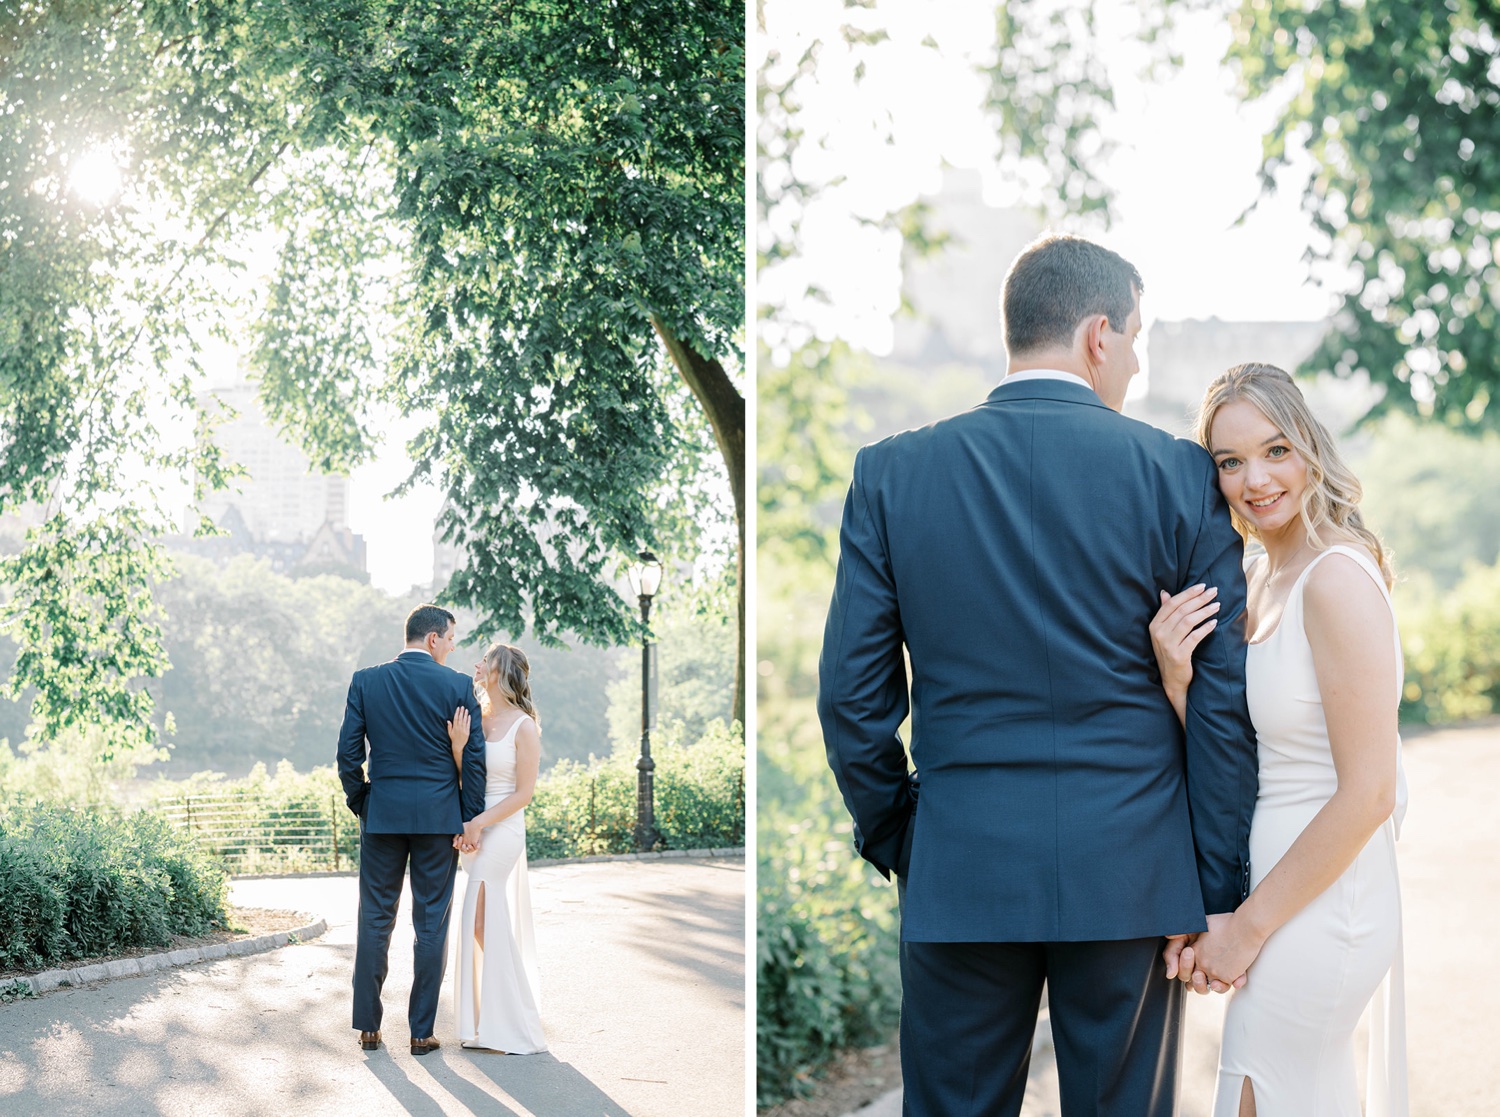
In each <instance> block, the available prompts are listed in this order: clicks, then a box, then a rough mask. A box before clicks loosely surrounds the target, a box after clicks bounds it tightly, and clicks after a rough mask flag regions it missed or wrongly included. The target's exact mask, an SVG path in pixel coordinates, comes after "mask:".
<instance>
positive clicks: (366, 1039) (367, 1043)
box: [359, 1032, 380, 1051]
mask: <svg viewBox="0 0 1500 1117" xmlns="http://www.w3.org/2000/svg"><path fill="white" fill-rule="evenodd" d="M359 1045H360V1046H361V1047H363V1048H364V1049H365V1050H366V1051H374V1050H375V1049H376V1048H378V1047H379V1046H380V1033H379V1032H360V1033H359Z"/></svg>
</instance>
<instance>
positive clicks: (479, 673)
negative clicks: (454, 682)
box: [474, 659, 493, 687]
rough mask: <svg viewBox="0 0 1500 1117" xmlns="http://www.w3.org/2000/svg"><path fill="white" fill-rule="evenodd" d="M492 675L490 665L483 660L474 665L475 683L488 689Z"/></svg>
mask: <svg viewBox="0 0 1500 1117" xmlns="http://www.w3.org/2000/svg"><path fill="white" fill-rule="evenodd" d="M492 674H493V672H492V671H491V670H490V665H489V664H488V663H486V662H485V661H484V660H482V659H481V660H480V661H479V662H478V663H476V664H474V681H475V682H476V683H478V684H479V685H480V686H482V687H487V686H488V685H489V681H490V675H492Z"/></svg>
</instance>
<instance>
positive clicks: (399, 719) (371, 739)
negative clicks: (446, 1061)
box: [339, 605, 485, 1055]
mask: <svg viewBox="0 0 1500 1117" xmlns="http://www.w3.org/2000/svg"><path fill="white" fill-rule="evenodd" d="M456 642H457V633H456V627H455V622H454V619H453V614H452V613H450V612H448V610H446V609H440V608H438V607H437V606H436V605H419V606H417V608H415V609H413V610H412V612H411V615H410V616H408V617H407V618H406V648H405V650H404V651H402V652H401V654H400V655H398V656H397V657H396V658H395V659H393V660H392V661H391V662H389V663H382V664H379V665H378V666H375V667H366V668H365V669H364V670H362V671H356V672H355V673H354V679H353V681H352V682H350V684H349V700H348V704H347V705H346V706H345V708H344V726H343V728H342V729H341V730H340V731H339V779H340V780H341V781H342V783H343V785H344V794H345V799H346V801H347V802H348V804H349V809H350V810H351V811H353V812H354V813H355V814H357V815H358V816H359V937H358V941H357V944H356V946H355V951H354V1027H356V1028H358V1029H359V1032H360V1035H359V1041H360V1046H361V1047H363V1048H364V1049H365V1050H366V1051H373V1050H375V1049H376V1048H378V1047H379V1046H380V1018H381V1014H382V1011H383V1009H382V1006H381V1003H380V989H381V986H382V985H384V984H385V975H386V972H387V969H388V966H387V960H386V959H387V954H388V951H389V948H390V942H391V928H392V926H394V924H395V922H396V907H397V904H398V903H399V901H400V899H401V881H402V878H403V877H404V876H405V875H406V873H407V867H408V864H409V865H410V872H411V902H412V928H413V929H414V930H415V932H416V944H415V946H414V947H413V950H412V983H411V998H410V1000H409V1002H408V1005H407V1022H408V1023H409V1024H410V1026H411V1050H412V1054H414V1055H425V1054H427V1052H429V1051H432V1050H435V1049H436V1048H438V1047H439V1046H441V1045H440V1044H439V1043H438V1040H437V1038H436V1037H435V1036H434V1034H433V1032H434V1030H435V1029H434V1027H433V1025H434V1023H435V1022H436V1020H437V1002H438V992H439V990H440V989H441V987H442V983H443V966H444V961H445V958H446V953H447V945H448V915H449V912H450V909H451V907H452V902H453V878H454V874H455V872H456V871H457V869H458V851H457V849H456V847H455V839H456V838H458V837H459V836H460V835H461V833H462V831H463V827H464V823H465V822H468V821H469V819H471V818H473V817H474V816H475V815H477V814H479V813H480V812H481V811H483V810H484V782H485V766H484V730H483V728H482V726H481V725H480V717H479V703H478V702H477V701H476V700H475V698H474V685H473V681H472V680H471V679H470V678H469V677H468V676H466V675H461V674H459V673H458V672H457V671H452V670H450V669H449V668H447V667H445V666H444V662H445V661H446V660H447V658H448V654H449V653H450V652H452V651H453V646H454V644H455V643H456ZM460 707H462V708H464V709H467V710H468V712H469V725H470V730H469V742H468V744H467V745H466V746H465V748H464V755H463V787H462V791H460V788H459V773H458V768H457V766H456V765H455V764H454V762H453V747H452V744H451V743H450V741H449V739H448V723H449V721H451V720H452V719H453V717H454V715H455V713H456V711H457V710H458V709H459V708H460ZM367 758H368V763H369V779H368V780H367V779H366V778H365V774H364V765H365V763H366V760H367Z"/></svg>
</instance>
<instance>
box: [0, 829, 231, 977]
mask: <svg viewBox="0 0 1500 1117" xmlns="http://www.w3.org/2000/svg"><path fill="white" fill-rule="evenodd" d="M0 883H3V886H4V896H5V902H4V903H3V904H0V966H3V967H5V968H22V969H37V968H41V967H45V966H52V965H58V964H61V963H64V962H68V961H72V960H75V959H78V958H86V957H90V956H94V955H99V954H109V953H116V952H118V951H121V950H127V949H131V948H134V947H151V946H165V945H167V944H168V943H169V942H170V941H171V936H173V935H193V934H202V933H203V932H205V931H207V930H209V929H211V928H212V927H213V926H215V925H222V924H223V922H224V920H225V918H226V913H225V908H224V903H225V875H224V871H223V869H222V868H220V867H219V866H218V865H217V864H215V863H214V862H213V861H212V859H210V858H208V857H206V856H205V855H204V854H203V853H202V851H200V850H198V849H197V848H196V847H195V846H194V845H193V843H192V841H191V839H190V838H188V837H187V836H186V835H184V834H182V833H180V832H179V831H177V830H175V829H173V828H172V827H170V826H168V825H167V824H166V823H164V822H163V821H162V820H160V819H158V818H153V817H152V816H151V815H149V814H136V815H129V816H123V815H120V814H117V813H115V812H112V811H107V810H98V809H93V810H75V809H72V808H69V807H62V806H57V805H49V804H45V803H41V802H33V803H30V804H25V803H21V802H18V801H11V802H10V803H8V804H7V805H6V806H5V807H4V809H3V810H0Z"/></svg>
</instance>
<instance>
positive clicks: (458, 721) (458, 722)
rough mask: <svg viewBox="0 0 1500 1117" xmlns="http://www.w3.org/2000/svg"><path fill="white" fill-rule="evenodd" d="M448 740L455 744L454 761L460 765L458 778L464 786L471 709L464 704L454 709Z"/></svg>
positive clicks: (449, 724)
mask: <svg viewBox="0 0 1500 1117" xmlns="http://www.w3.org/2000/svg"><path fill="white" fill-rule="evenodd" d="M448 741H449V743H450V744H452V746H453V763H454V764H456V765H458V778H459V783H460V786H462V782H463V772H464V745H466V744H467V743H468V741H469V711H468V710H466V709H464V708H463V707H462V706H460V707H458V709H456V710H454V711H453V720H452V721H450V722H449V723H448Z"/></svg>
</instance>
